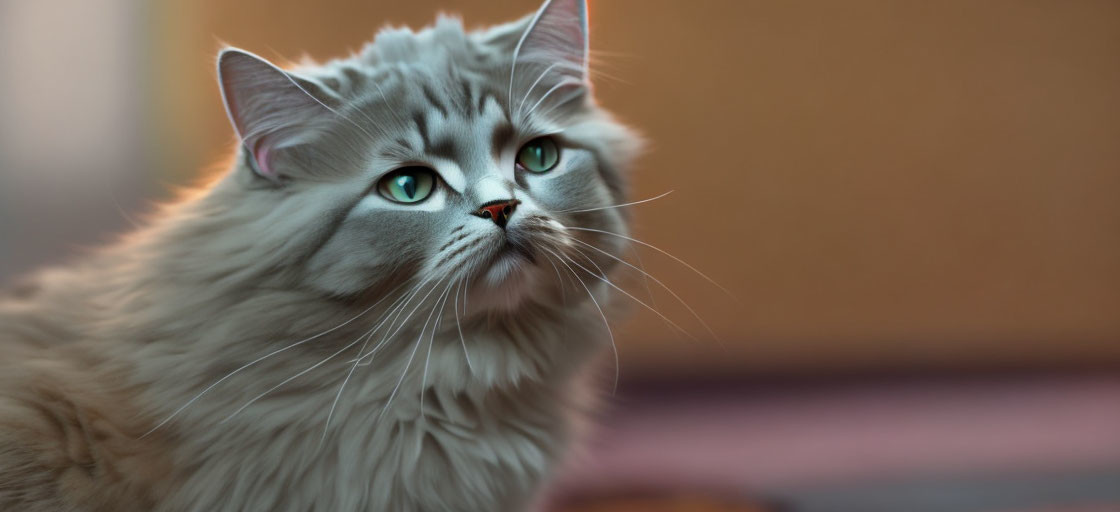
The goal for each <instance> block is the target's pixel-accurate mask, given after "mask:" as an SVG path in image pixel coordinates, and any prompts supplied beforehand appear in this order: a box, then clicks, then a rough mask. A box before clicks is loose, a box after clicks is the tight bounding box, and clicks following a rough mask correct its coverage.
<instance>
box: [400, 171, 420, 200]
mask: <svg viewBox="0 0 1120 512" xmlns="http://www.w3.org/2000/svg"><path fill="white" fill-rule="evenodd" d="M397 186H398V187H400V188H401V191H403V192H404V193H405V195H407V196H408V198H409V199H412V198H413V197H416V178H413V177H412V176H401V177H399V178H397Z"/></svg>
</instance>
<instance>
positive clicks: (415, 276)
mask: <svg viewBox="0 0 1120 512" xmlns="http://www.w3.org/2000/svg"><path fill="white" fill-rule="evenodd" d="M587 65H588V47H587V11H586V6H585V5H584V1H583V0H550V1H547V2H545V4H544V5H543V6H542V7H541V9H540V10H539V11H538V12H537V13H536V14H535V15H533V16H530V17H528V18H526V19H523V20H521V21H518V22H514V23H511V24H507V25H502V26H497V27H494V28H491V29H488V30H484V31H479V32H467V31H464V29H463V28H462V26H461V24H460V23H459V22H458V21H456V20H451V19H441V20H440V21H438V22H437V23H436V24H435V26H433V27H430V28H426V29H424V30H422V31H419V32H416V33H414V32H412V31H409V30H407V29H393V30H385V31H382V32H381V33H380V34H378V36H377V38H376V40H375V41H374V42H373V43H372V44H369V45H367V46H366V47H365V48H364V49H363V50H362V51H361V52H360V53H358V54H356V55H352V56H350V57H347V58H344V59H340V60H334V61H331V62H328V63H326V64H324V65H322V66H314V67H306V68H302V69H294V70H282V69H280V68H278V67H276V66H274V65H272V64H270V63H269V62H267V61H265V60H263V59H261V58H259V57H257V56H254V55H253V54H250V53H248V52H245V51H241V50H236V49H226V50H224V51H222V52H221V54H220V55H219V58H218V71H219V77H220V86H221V90H222V94H223V98H224V100H225V106H226V109H227V111H228V113H229V118H230V120H231V121H232V123H233V127H234V129H235V130H236V132H237V134H238V135H239V137H240V140H241V142H242V144H241V147H240V149H239V151H238V155H237V158H236V160H235V161H234V163H233V164H232V166H231V169H230V170H229V172H228V173H226V174H225V175H223V176H222V177H221V178H220V179H218V180H217V181H216V182H214V183H213V184H211V185H210V186H208V187H206V188H205V189H202V190H198V191H196V192H194V193H190V194H187V195H186V197H183V198H182V199H181V200H180V201H178V202H176V203H175V204H172V205H169V206H167V207H165V208H163V209H162V210H161V211H160V212H159V213H158V214H157V215H155V216H154V217H153V219H152V221H151V223H150V225H148V226H147V227H145V228H143V229H141V230H139V231H138V232H136V233H133V234H131V235H129V236H127V237H124V238H123V239H122V240H121V241H120V242H118V243H116V244H115V245H113V246H111V247H107V248H105V249H103V250H100V251H98V252H97V253H95V254H92V255H90V256H89V257H87V258H86V259H84V260H83V261H81V262H79V263H76V264H74V265H71V266H69V267H66V268H60V269H54V270H49V271H45V272H43V273H41V274H39V275H37V276H35V277H34V278H32V279H29V280H27V281H26V282H25V283H24V284H23V285H22V286H20V287H18V288H16V289H14V290H12V291H11V293H9V294H7V295H4V296H2V297H0V510H13V511H14V510H20V511H57V510H70V511H126V510H127V511H132V510H159V511H188V510H189V511H218V510H292V511H308V510H323V511H353V510H375V511H397V510H400V511H406V510H408V511H414V510H424V511H471V512H478V511H514V510H525V509H528V508H530V507H531V506H532V504H533V502H534V499H535V494H536V491H537V490H538V488H539V487H540V485H541V484H542V482H543V481H544V480H545V479H546V478H547V477H548V476H549V474H550V472H552V471H553V470H554V469H555V468H556V466H557V464H558V462H559V461H560V460H561V459H562V458H563V456H564V454H565V453H566V451H567V450H568V447H569V442H570V440H571V438H572V436H573V433H574V431H575V430H576V428H577V426H578V423H579V421H578V418H579V416H580V414H579V413H580V411H582V410H584V409H586V407H587V405H588V400H589V398H590V397H591V396H593V393H590V392H588V391H587V387H588V386H587V385H586V381H587V380H588V379H587V374H588V373H589V372H588V368H589V366H590V364H589V363H590V362H591V361H592V359H594V358H595V356H596V355H597V354H601V353H603V351H604V350H605V349H606V350H609V348H610V346H611V345H610V342H611V340H610V338H609V335H608V332H609V331H608V330H607V329H606V327H605V325H604V322H605V321H606V320H607V317H608V316H609V315H610V310H611V309H612V308H611V294H610V293H608V291H610V290H611V288H613V284H611V283H610V282H609V280H610V276H611V270H612V268H615V266H616V265H617V264H619V263H620V261H621V260H620V258H621V251H622V250H623V248H624V247H625V242H626V233H627V226H626V220H625V218H624V216H623V215H622V214H621V213H620V210H619V209H617V208H616V206H619V205H621V203H622V201H623V197H624V193H625V190H624V189H625V186H624V179H623V171H624V169H625V168H626V167H627V164H628V161H629V160H630V159H631V157H632V156H633V154H634V152H635V149H636V143H635V139H634V137H633V136H632V135H631V134H630V133H629V132H628V131H627V130H626V129H625V128H624V127H622V126H621V125H620V124H618V123H616V122H615V121H613V120H612V119H611V117H610V116H609V115H608V114H607V113H605V112H604V111H603V110H602V109H600V108H599V107H598V106H597V105H596V104H595V101H594V99H593V97H592V94H591V88H590V85H589V81H588V71H587ZM619 268H621V267H619Z"/></svg>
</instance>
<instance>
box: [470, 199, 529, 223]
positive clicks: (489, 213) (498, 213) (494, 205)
mask: <svg viewBox="0 0 1120 512" xmlns="http://www.w3.org/2000/svg"><path fill="white" fill-rule="evenodd" d="M519 204H521V201H518V200H517V199H498V200H496V201H487V202H486V203H483V205H482V206H479V207H478V209H477V210H475V211H474V212H472V214H473V215H477V216H479V217H482V218H484V219H490V220H492V221H494V224H497V225H498V227H500V228H505V227H506V223H507V222H509V218H510V216H511V215H513V211H514V210H516V209H517V205H519Z"/></svg>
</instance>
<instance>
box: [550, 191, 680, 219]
mask: <svg viewBox="0 0 1120 512" xmlns="http://www.w3.org/2000/svg"><path fill="white" fill-rule="evenodd" d="M673 192H675V190H670V191H668V192H665V193H664V194H661V195H659V196H656V197H651V198H649V199H642V200H641V201H633V202H630V203H622V204H616V205H611V206H601V207H598V208H587V209H585V210H560V211H558V212H554V213H585V212H597V211H599V210H610V209H611V208H622V207H625V206H634V205H636V204H642V203H648V202H650V201H656V200H658V199H661V198H662V197H665V196H667V195H669V194H672V193H673Z"/></svg>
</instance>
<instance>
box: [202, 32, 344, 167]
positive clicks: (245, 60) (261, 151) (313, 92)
mask: <svg viewBox="0 0 1120 512" xmlns="http://www.w3.org/2000/svg"><path fill="white" fill-rule="evenodd" d="M218 83H219V85H220V86H221V90H222V101H223V102H225V107H226V114H227V115H228V116H229V120H230V123H231V124H232V125H233V129H234V130H235V131H236V132H237V136H238V137H239V138H240V139H241V143H242V145H243V146H244V148H245V151H246V152H247V154H248V156H249V158H250V161H251V163H252V164H253V167H254V169H253V170H254V171H255V172H256V173H257V174H258V175H260V176H261V177H264V178H267V179H269V180H273V181H279V179H280V177H281V171H280V169H279V168H278V166H277V165H276V161H275V157H276V155H277V153H278V151H279V150H281V149H284V148H289V147H293V146H298V145H300V144H304V143H306V142H310V141H311V140H312V139H313V138H314V137H315V135H316V134H318V133H320V132H321V131H322V130H324V129H326V127H327V126H328V124H329V123H330V121H331V119H332V116H333V115H334V112H333V110H332V108H331V107H330V106H328V105H327V104H326V103H324V101H329V99H327V96H326V95H325V94H324V92H323V91H322V90H321V88H319V87H318V86H316V85H315V83H314V82H312V81H310V80H307V79H303V78H300V77H299V76H297V75H295V74H292V73H289V72H287V71H284V70H282V69H280V68H279V67H277V66H275V65H274V64H272V63H271V62H268V61H267V60H265V59H263V58H261V57H258V56H256V55H253V54H252V53H249V52H247V51H244V50H239V49H237V48H226V49H224V50H222V51H221V53H219V54H218Z"/></svg>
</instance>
